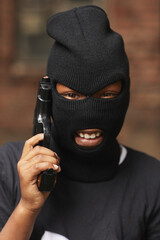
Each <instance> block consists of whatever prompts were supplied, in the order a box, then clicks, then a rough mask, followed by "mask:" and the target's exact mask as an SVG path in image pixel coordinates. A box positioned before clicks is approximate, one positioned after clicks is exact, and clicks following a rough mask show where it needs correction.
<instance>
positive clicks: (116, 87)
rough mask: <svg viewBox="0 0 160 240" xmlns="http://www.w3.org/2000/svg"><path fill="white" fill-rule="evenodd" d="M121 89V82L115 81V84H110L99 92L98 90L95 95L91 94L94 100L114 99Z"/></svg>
mask: <svg viewBox="0 0 160 240" xmlns="http://www.w3.org/2000/svg"><path fill="white" fill-rule="evenodd" d="M121 89H122V83H121V81H117V82H115V83H112V84H110V85H108V86H106V87H104V88H102V89H101V90H99V91H98V92H96V93H95V94H93V97H95V98H105V99H107V98H115V97H117V96H118V95H119V94H120V92H121Z"/></svg>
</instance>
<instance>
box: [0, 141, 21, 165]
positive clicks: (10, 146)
mask: <svg viewBox="0 0 160 240" xmlns="http://www.w3.org/2000/svg"><path fill="white" fill-rule="evenodd" d="M23 146H24V142H8V143H5V144H4V145H3V146H1V147H0V161H2V159H3V158H9V159H10V158H12V159H15V161H17V158H19V157H20V156H21V153H22V149H23Z"/></svg>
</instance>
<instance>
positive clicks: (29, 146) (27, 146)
mask: <svg viewBox="0 0 160 240" xmlns="http://www.w3.org/2000/svg"><path fill="white" fill-rule="evenodd" d="M43 139H44V133H39V134H37V135H35V136H33V137H31V138H29V139H28V140H27V141H26V142H25V144H24V147H23V152H22V156H21V158H23V157H24V156H26V154H27V153H28V152H29V151H31V150H32V149H33V147H34V146H35V145H36V144H38V143H39V142H40V141H42V140H43Z"/></svg>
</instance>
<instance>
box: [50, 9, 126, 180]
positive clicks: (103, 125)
mask: <svg viewBox="0 0 160 240" xmlns="http://www.w3.org/2000/svg"><path fill="white" fill-rule="evenodd" d="M47 32H48V34H49V35H50V36H51V37H52V38H54V39H55V42H54V44H53V47H52V49H51V52H50V56H49V59H48V66H47V75H48V76H49V77H50V78H51V80H52V82H53V91H52V92H53V96H52V97H53V103H52V114H53V119H54V126H53V149H54V150H55V151H57V152H58V154H59V155H60V157H61V167H62V174H64V175H66V176H67V177H70V178H72V179H76V180H79V181H87V182H92V181H102V180H107V179H110V178H111V177H113V176H114V174H115V172H116V169H117V167H118V162H119V156H120V148H119V145H118V143H117V141H116V137H117V135H118V134H119V132H120V130H121V127H122V124H123V121H124V118H125V114H126V111H127V108H128V103H129V65H128V59H127V56H126V53H125V50H124V43H123V39H122V37H121V36H120V35H119V34H118V33H116V32H114V31H113V30H112V29H111V28H110V24H109V20H108V18H107V15H106V13H105V12H104V11H103V10H102V9H101V8H99V7H96V6H84V7H78V8H74V9H72V10H70V11H66V12H62V13H58V14H56V15H54V16H52V17H51V18H50V19H49V20H48V23H47ZM116 81H121V82H122V90H121V92H120V94H119V95H118V96H117V97H115V98H112V99H98V98H94V97H93V96H92V95H93V94H94V93H95V92H97V91H99V90H100V89H102V88H104V87H105V86H107V85H109V84H112V83H114V82H116ZM57 82H58V83H61V84H63V85H65V86H67V87H69V88H71V89H74V90H76V91H77V92H80V93H82V94H83V95H85V96H86V98H85V99H82V100H69V99H65V98H64V97H63V96H61V95H60V94H59V93H58V92H57V90H56V83H57ZM81 129H101V130H103V133H104V139H103V142H102V143H101V144H100V145H99V146H97V147H95V148H90V149H86V148H83V147H80V146H78V145H77V144H76V143H75V141H74V133H75V131H77V130H81Z"/></svg>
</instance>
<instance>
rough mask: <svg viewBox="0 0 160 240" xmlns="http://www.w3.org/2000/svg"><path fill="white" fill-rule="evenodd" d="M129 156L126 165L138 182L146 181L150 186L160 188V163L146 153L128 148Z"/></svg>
mask: <svg viewBox="0 0 160 240" xmlns="http://www.w3.org/2000/svg"><path fill="white" fill-rule="evenodd" d="M126 149H127V156H126V159H125V161H124V163H125V164H124V165H125V166H126V167H127V170H128V171H129V173H130V175H131V176H132V177H133V178H134V179H136V181H137V182H138V181H142V182H143V181H145V183H146V184H147V183H148V185H151V184H156V185H159V187H160V161H159V160H158V159H156V158H154V157H152V156H150V155H148V154H146V153H144V152H141V151H137V150H134V149H132V148H129V147H126Z"/></svg>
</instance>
